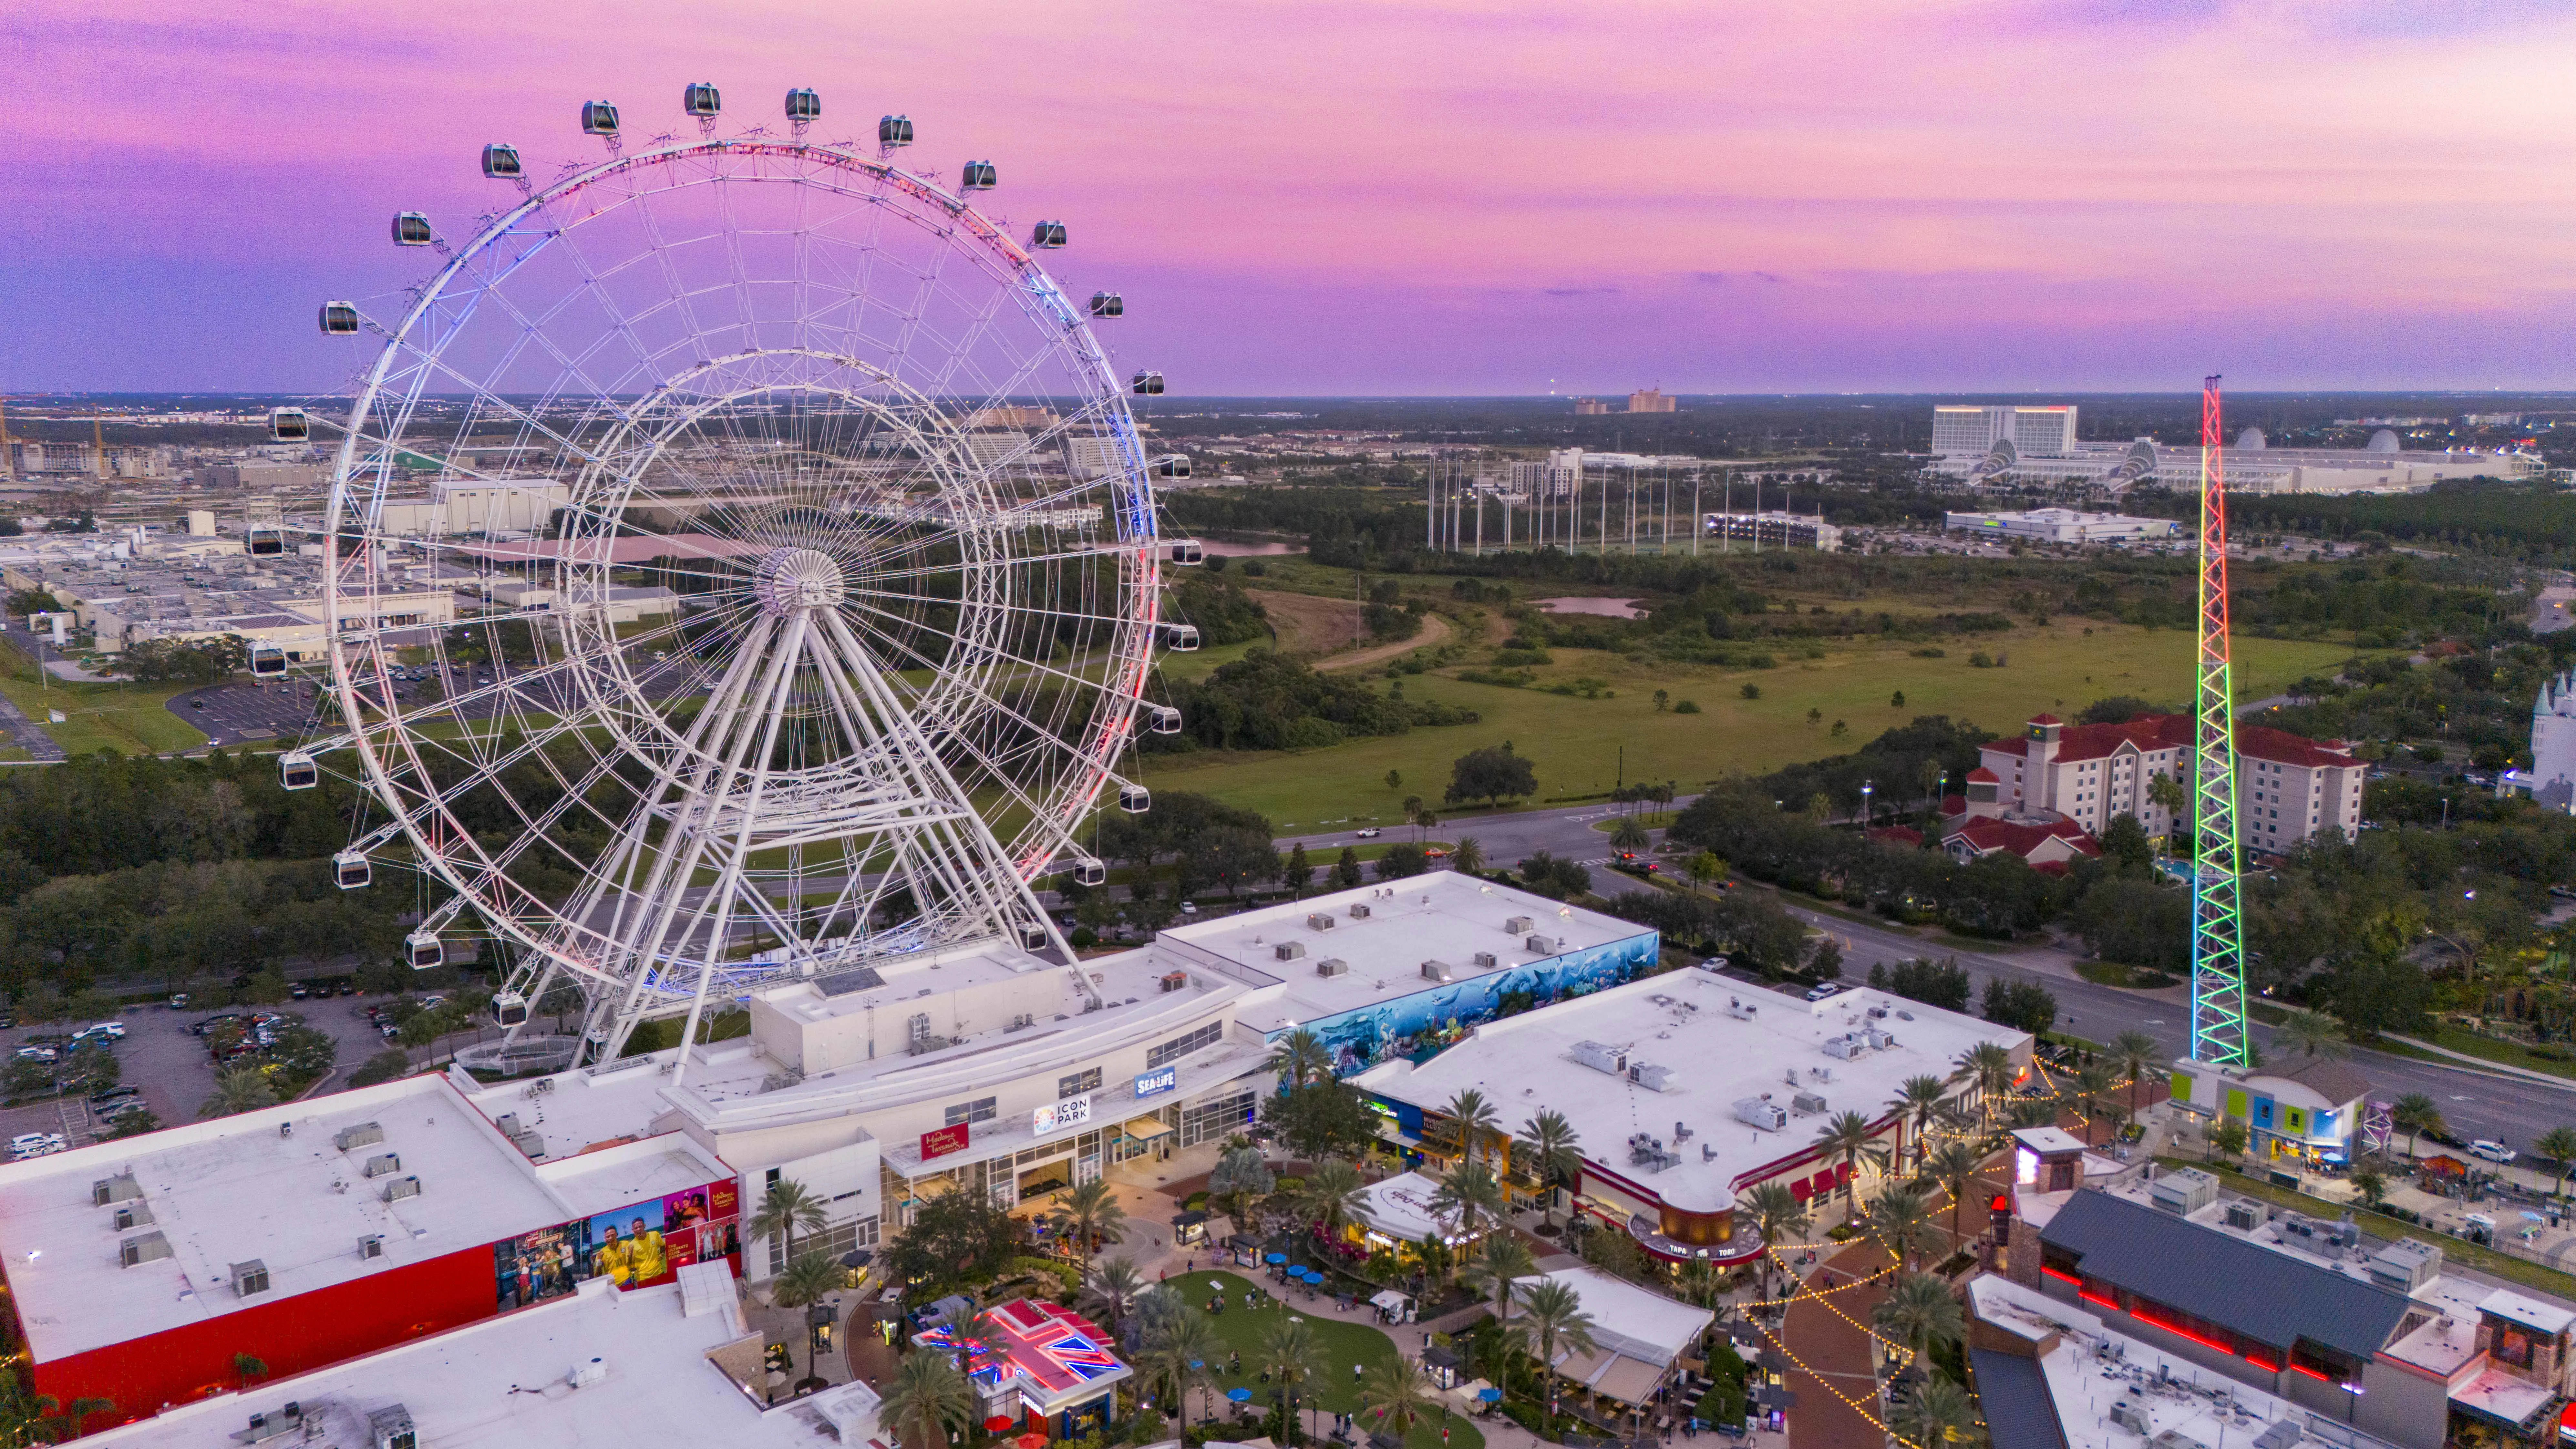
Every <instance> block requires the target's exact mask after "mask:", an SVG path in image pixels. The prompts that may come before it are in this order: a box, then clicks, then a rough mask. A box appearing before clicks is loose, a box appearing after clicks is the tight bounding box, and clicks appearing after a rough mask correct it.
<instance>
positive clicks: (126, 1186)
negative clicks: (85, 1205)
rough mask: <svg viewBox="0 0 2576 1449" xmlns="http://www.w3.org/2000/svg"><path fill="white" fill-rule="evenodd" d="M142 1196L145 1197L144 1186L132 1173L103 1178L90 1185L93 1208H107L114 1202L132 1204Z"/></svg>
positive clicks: (90, 1201) (90, 1200) (90, 1202)
mask: <svg viewBox="0 0 2576 1449" xmlns="http://www.w3.org/2000/svg"><path fill="white" fill-rule="evenodd" d="M141 1196H143V1184H141V1183H139V1182H136V1181H135V1180H134V1174H133V1173H130V1172H127V1173H120V1174H118V1175H117V1176H115V1177H102V1178H100V1179H99V1180H98V1181H96V1182H93V1183H91V1184H90V1185H89V1205H90V1206H91V1207H105V1206H107V1205H108V1204H109V1203H112V1202H132V1201H133V1200H134V1199H136V1198H138V1197H141Z"/></svg>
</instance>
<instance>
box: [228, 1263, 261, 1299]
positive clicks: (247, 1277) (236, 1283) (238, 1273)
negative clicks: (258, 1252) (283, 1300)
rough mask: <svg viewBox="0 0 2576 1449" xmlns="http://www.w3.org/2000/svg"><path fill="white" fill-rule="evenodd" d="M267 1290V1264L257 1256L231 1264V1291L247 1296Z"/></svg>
mask: <svg viewBox="0 0 2576 1449" xmlns="http://www.w3.org/2000/svg"><path fill="white" fill-rule="evenodd" d="M267 1291H268V1265H267V1264H266V1263H263V1262H261V1261H260V1260H259V1259H257V1258H253V1259H251V1260H250V1261H249V1262H247V1263H235V1264H233V1293H234V1294H235V1295H236V1296H238V1297H242V1298H248V1297H250V1296H251V1295H252V1294H254V1293H265V1292H267Z"/></svg>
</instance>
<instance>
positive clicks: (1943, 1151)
mask: <svg viewBox="0 0 2576 1449" xmlns="http://www.w3.org/2000/svg"><path fill="white" fill-rule="evenodd" d="M1985 1165H1986V1154H1984V1153H1983V1152H1980V1151H1978V1150H1977V1146H1976V1144H1975V1143H1973V1142H1970V1141H1968V1140H1967V1139H1965V1138H1960V1137H1953V1138H1951V1139H1950V1140H1949V1141H1947V1142H1944V1143H1942V1144H1941V1145H1940V1146H1938V1147H1936V1148H1934V1149H1932V1157H1931V1160H1930V1161H1928V1162H1925V1163H1924V1164H1923V1175H1924V1176H1926V1177H1928V1178H1930V1179H1931V1180H1932V1181H1934V1182H1937V1183H1939V1184H1941V1186H1942V1187H1944V1188H1946V1189H1948V1190H1949V1193H1950V1241H1952V1242H1954V1243H1955V1242H1957V1241H1958V1240H1959V1209H1960V1208H1961V1207H1962V1206H1964V1205H1965V1204H1966V1203H1967V1200H1968V1187H1969V1185H1970V1184H1972V1183H1974V1182H1975V1181H1976V1180H1977V1169H1979V1168H1981V1167H1983V1166H1985Z"/></svg>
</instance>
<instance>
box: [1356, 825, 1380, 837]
mask: <svg viewBox="0 0 2576 1449" xmlns="http://www.w3.org/2000/svg"><path fill="white" fill-rule="evenodd" d="M1351 834H1352V836H1353V837H1354V838H1355V839H1359V840H1375V839H1377V837H1378V834H1379V832H1378V828H1377V827H1376V826H1374V825H1372V826H1370V827H1369V828H1368V829H1366V830H1355V831H1352V832H1351Z"/></svg>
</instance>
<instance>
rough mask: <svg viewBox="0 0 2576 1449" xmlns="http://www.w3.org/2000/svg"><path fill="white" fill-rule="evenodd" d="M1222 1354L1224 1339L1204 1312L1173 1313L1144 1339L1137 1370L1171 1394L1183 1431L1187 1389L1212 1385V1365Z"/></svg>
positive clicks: (1186, 1423) (1187, 1410)
mask: <svg viewBox="0 0 2576 1449" xmlns="http://www.w3.org/2000/svg"><path fill="white" fill-rule="evenodd" d="M1224 1353H1225V1339H1224V1338H1223V1337H1222V1336H1221V1335H1219V1334H1218V1333H1217V1331H1216V1323H1215V1321H1214V1320H1212V1319H1210V1318H1209V1317H1208V1316H1207V1315H1206V1314H1204V1313H1195V1312H1190V1313H1176V1314H1174V1315H1172V1316H1171V1318H1170V1319H1169V1320H1167V1321H1165V1322H1164V1323H1163V1324H1161V1325H1160V1327H1158V1328H1157V1329H1156V1331H1155V1333H1154V1335H1153V1337H1152V1338H1151V1339H1149V1340H1147V1342H1146V1345H1145V1355H1144V1359H1145V1361H1144V1363H1143V1364H1142V1365H1140V1367H1141V1368H1143V1369H1144V1371H1145V1374H1146V1377H1147V1378H1148V1379H1150V1380H1151V1381H1152V1382H1154V1383H1157V1384H1159V1385H1161V1386H1162V1387H1163V1388H1164V1389H1165V1390H1166V1391H1168V1392H1169V1393H1170V1394H1171V1396H1172V1403H1173V1404H1174V1405H1175V1406H1176V1407H1177V1409H1178V1411H1179V1417H1180V1420H1181V1426H1182V1427H1183V1428H1184V1429H1186V1428H1187V1427H1188V1426H1189V1419H1190V1390H1191V1389H1192V1388H1196V1387H1202V1386H1205V1385H1208V1384H1210V1383H1212V1382H1214V1379H1213V1377H1212V1375H1213V1374H1214V1373H1215V1369H1214V1368H1213V1367H1212V1365H1214V1364H1215V1363H1216V1361H1217V1359H1218V1358H1219V1357H1221V1356H1223V1354H1224Z"/></svg>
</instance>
